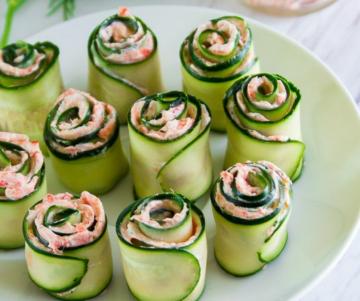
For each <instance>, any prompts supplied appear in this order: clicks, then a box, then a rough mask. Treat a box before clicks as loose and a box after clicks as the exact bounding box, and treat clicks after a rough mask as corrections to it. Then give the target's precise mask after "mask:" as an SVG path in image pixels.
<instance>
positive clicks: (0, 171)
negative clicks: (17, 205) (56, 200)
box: [0, 132, 45, 201]
mask: <svg viewBox="0 0 360 301" xmlns="http://www.w3.org/2000/svg"><path fill="white" fill-rule="evenodd" d="M44 173H45V165H44V157H43V155H42V153H41V151H40V147H39V143H38V142H32V141H30V140H29V138H28V137H27V136H26V135H22V134H14V133H7V132H0V201H4V200H9V201H16V200H20V199H22V198H24V197H27V196H28V195H30V194H31V193H33V192H34V191H36V189H37V188H38V187H39V186H40V184H41V183H42V181H43V178H44Z"/></svg>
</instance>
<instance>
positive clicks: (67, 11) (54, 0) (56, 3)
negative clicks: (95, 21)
mask: <svg viewBox="0 0 360 301" xmlns="http://www.w3.org/2000/svg"><path fill="white" fill-rule="evenodd" d="M60 8H62V11H63V18H64V20H68V19H70V18H71V17H72V16H73V15H74V11H75V0H50V1H49V10H48V13H47V15H48V16H51V15H53V14H54V13H55V12H56V11H58V10H59V9H60Z"/></svg>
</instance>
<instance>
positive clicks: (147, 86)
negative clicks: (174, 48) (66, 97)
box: [88, 7, 162, 124]
mask: <svg viewBox="0 0 360 301" xmlns="http://www.w3.org/2000/svg"><path fill="white" fill-rule="evenodd" d="M88 55H89V91H90V93H91V94H92V95H94V96H95V97H96V98H98V99H102V100H104V101H106V102H108V103H110V104H111V105H113V106H114V107H115V109H116V110H117V111H118V113H119V118H120V123H121V124H125V123H126V116H127V114H128V112H129V110H130V107H131V105H132V104H133V103H134V101H135V100H137V99H139V98H140V97H143V96H145V95H148V94H153V93H156V92H159V91H161V90H162V80H161V73H160V62H159V54H158V48H157V39H156V36H155V34H154V33H153V32H152V30H151V29H150V28H149V27H148V26H147V25H146V24H145V23H144V22H143V21H142V20H141V19H140V18H138V17H136V16H133V15H131V14H130V13H129V11H128V9H127V8H124V7H120V8H119V11H118V14H116V15H112V16H110V17H108V18H107V19H105V20H104V21H103V22H101V24H100V25H98V26H97V27H96V28H95V29H94V31H93V32H92V33H91V35H90V38H89V41H88Z"/></svg>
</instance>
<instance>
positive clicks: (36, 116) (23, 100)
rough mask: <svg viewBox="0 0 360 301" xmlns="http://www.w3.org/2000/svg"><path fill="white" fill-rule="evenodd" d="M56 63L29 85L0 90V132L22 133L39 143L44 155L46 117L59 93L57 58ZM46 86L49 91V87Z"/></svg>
mask: <svg viewBox="0 0 360 301" xmlns="http://www.w3.org/2000/svg"><path fill="white" fill-rule="evenodd" d="M55 59H56V62H55V63H54V64H53V65H52V66H51V67H50V68H49V69H48V70H47V71H46V74H44V75H43V76H41V78H39V79H38V80H36V81H35V82H34V83H33V84H29V85H26V86H22V87H18V88H16V89H5V88H1V87H0V99H1V102H0V130H1V131H7V132H16V133H24V134H26V135H28V136H29V137H30V139H31V140H32V141H39V142H40V146H41V150H42V151H43V152H44V153H45V154H47V148H46V145H45V143H44V140H43V135H42V133H43V127H44V123H45V119H46V116H47V114H48V112H49V110H50V108H51V107H52V105H53V103H54V102H55V100H56V98H57V97H58V96H59V94H60V93H61V92H62V90H63V81H62V78H61V74H60V65H59V61H58V57H56V58H55ZM49 87H50V88H49Z"/></svg>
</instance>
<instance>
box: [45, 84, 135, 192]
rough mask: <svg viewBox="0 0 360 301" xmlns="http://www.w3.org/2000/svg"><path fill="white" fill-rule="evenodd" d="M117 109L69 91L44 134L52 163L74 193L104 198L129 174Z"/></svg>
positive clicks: (52, 112) (54, 112)
mask: <svg viewBox="0 0 360 301" xmlns="http://www.w3.org/2000/svg"><path fill="white" fill-rule="evenodd" d="M119 131H120V126H119V122H118V115H117V113H116V110H115V109H114V107H113V106H111V105H109V104H106V103H104V102H101V101H98V100H96V99H95V98H94V97H92V96H91V95H89V94H88V93H85V92H82V91H78V90H75V89H68V90H66V91H65V92H64V93H63V94H61V95H60V96H59V97H58V99H57V101H56V103H55V106H54V107H53V109H52V110H51V111H50V113H49V115H48V117H47V120H46V124H45V130H44V137H45V142H46V145H47V146H48V148H49V150H50V158H51V162H52V164H53V166H54V169H55V172H56V173H57V175H58V177H59V179H60V181H61V182H62V183H63V184H64V185H65V186H66V187H68V188H69V189H70V190H71V191H74V192H77V193H79V192H81V191H83V190H88V191H90V192H91V193H95V194H103V193H105V192H107V191H109V190H110V189H111V188H112V187H113V186H114V185H115V184H116V183H117V182H118V181H119V180H120V178H122V177H123V176H124V175H125V174H126V173H127V171H128V163H127V160H126V158H125V156H124V153H123V150H122V146H121V141H120V134H119Z"/></svg>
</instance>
